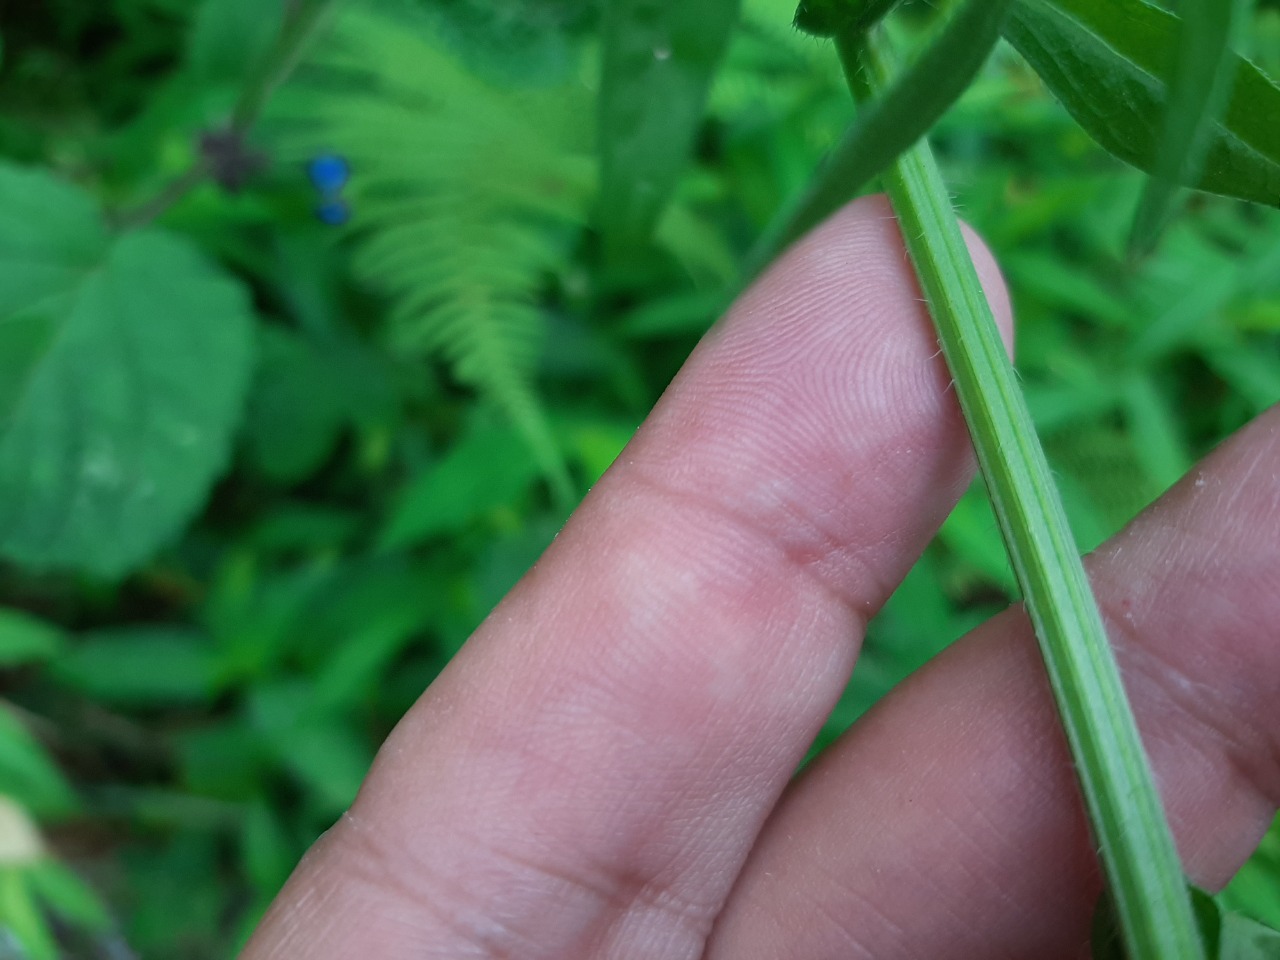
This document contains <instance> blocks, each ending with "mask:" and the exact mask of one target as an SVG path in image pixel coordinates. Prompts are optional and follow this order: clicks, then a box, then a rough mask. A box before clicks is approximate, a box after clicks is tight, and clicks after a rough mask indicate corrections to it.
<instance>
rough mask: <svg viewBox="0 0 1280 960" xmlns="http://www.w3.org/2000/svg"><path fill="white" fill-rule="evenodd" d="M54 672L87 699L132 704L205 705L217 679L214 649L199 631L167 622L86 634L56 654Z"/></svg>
mask: <svg viewBox="0 0 1280 960" xmlns="http://www.w3.org/2000/svg"><path fill="white" fill-rule="evenodd" d="M53 673H54V675H55V676H56V677H57V678H58V679H59V681H60V682H61V683H62V684H63V685H65V686H67V687H70V688H72V689H73V690H76V691H78V692H79V693H82V694H83V695H85V696H86V697H90V698H92V699H94V700H98V701H100V702H102V703H107V704H112V705H115V706H129V707H168V706H175V705H180V704H188V703H203V702H205V701H207V700H208V699H209V698H210V697H211V696H212V695H213V694H214V692H215V689H216V686H217V679H218V677H217V662H216V660H215V658H214V654H213V650H212V648H211V646H210V644H209V642H208V641H207V640H206V639H205V638H204V637H203V636H202V635H201V634H199V633H197V632H195V631H192V630H188V629H184V628H181V627H164V626H139V627H118V628H115V629H112V630H100V631H96V632H94V633H88V634H84V635H83V636H81V637H79V638H78V639H77V640H76V641H75V642H74V643H72V644H71V646H70V648H69V649H68V650H67V652H66V653H64V654H63V655H62V656H61V657H59V658H58V660H57V662H56V663H55V664H54V665H53Z"/></svg>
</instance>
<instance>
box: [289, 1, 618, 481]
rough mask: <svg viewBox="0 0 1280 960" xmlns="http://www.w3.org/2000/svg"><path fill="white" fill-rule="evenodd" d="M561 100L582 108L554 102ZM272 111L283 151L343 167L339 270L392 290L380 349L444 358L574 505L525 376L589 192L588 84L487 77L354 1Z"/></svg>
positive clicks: (421, 32) (405, 24)
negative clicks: (349, 241)
mask: <svg viewBox="0 0 1280 960" xmlns="http://www.w3.org/2000/svg"><path fill="white" fill-rule="evenodd" d="M574 97H576V98H578V100H579V101H580V108H579V109H576V110H566V109H565V99H566V98H574ZM282 114H283V115H280V116H278V119H281V120H283V121H286V126H285V127H284V128H283V129H284V130H285V131H286V133H285V134H284V135H283V137H282V139H283V141H284V142H283V144H282V148H283V150H284V151H285V152H287V153H291V154H292V155H293V156H294V157H296V158H297V159H304V158H305V157H306V156H308V155H309V154H311V153H314V152H316V151H319V150H332V151H336V152H338V153H341V154H342V155H343V156H345V157H346V158H347V159H348V160H349V161H350V164H351V168H352V180H351V184H350V188H349V191H348V194H347V199H348V201H349V203H350V205H351V208H352V210H353V217H352V221H351V226H350V228H349V229H350V232H351V235H352V238H353V242H354V245H355V250H354V255H353V259H352V267H353V270H354V272H355V274H356V276H357V277H358V278H360V279H361V280H363V281H365V282H367V283H368V284H369V285H370V286H371V287H373V288H374V289H377V290H379V291H380V292H382V293H384V294H385V295H387V296H388V297H389V298H390V301H391V309H390V311H389V318H388V330H387V335H388V339H389V341H390V343H391V344H392V345H393V347H394V348H395V349H396V350H398V351H399V352H400V353H401V354H402V355H406V356H411V357H421V358H431V359H439V360H443V361H445V362H447V363H448V364H449V365H450V367H451V369H452V370H453V373H454V375H455V376H456V377H457V379H458V380H459V381H460V382H462V383H465V384H467V385H468V386H470V387H472V388H474V389H475V390H476V391H477V392H478V393H479V394H480V395H481V396H483V397H484V398H486V399H488V400H489V401H491V402H493V403H495V404H496V405H497V406H498V407H499V408H500V409H501V410H503V412H504V413H505V414H506V416H507V417H508V418H509V419H510V420H511V422H512V423H513V424H514V425H515V426H516V427H517V428H518V429H519V430H520V432H521V434H522V436H523V437H524V438H525V440H526V441H527V442H528V444H529V447H530V448H531V450H532V451H533V453H534V454H535V455H536V457H537V458H538V461H539V463H540V465H541V466H542V468H543V470H544V472H545V473H546V475H547V476H548V478H549V479H550V480H551V481H552V483H553V485H554V486H555V487H556V490H557V494H558V495H559V496H560V498H561V499H562V500H566V501H568V500H571V499H572V490H571V485H570V482H569V479H568V474H567V471H566V469H565V466H564V463H563V459H562V458H561V455H560V453H559V450H558V446H557V444H556V441H555V438H554V436H553V434H552V431H551V428H550V426H549V424H548V419H547V417H546V414H545V412H544V410H543V407H542V404H541V402H540V400H539V398H538V395H537V391H536V389H535V387H534V384H533V370H534V367H535V365H536V362H537V358H538V354H539V351H540V347H541V344H542V341H543V337H544V334H545V322H544V317H543V313H542V310H541V309H540V307H539V303H538V294H539V291H540V289H541V287H542V286H543V281H544V278H545V277H546V275H547V272H548V271H549V270H550V269H552V268H553V267H554V266H555V265H557V264H558V263H561V262H563V260H564V257H565V250H566V246H567V244H568V242H569V241H570V240H571V239H572V238H573V237H574V235H575V234H576V232H577V231H578V230H579V229H580V228H581V226H582V225H583V224H584V223H585V222H586V219H587V214H588V208H589V205H590V203H591V199H592V192H593V189H594V165H593V162H592V158H591V155H590V153H589V152H587V150H586V149H584V145H585V144H586V143H589V136H584V131H583V129H582V128H581V124H582V123H583V122H584V121H583V119H582V118H589V117H590V115H591V108H590V103H589V100H588V94H587V92H586V90H585V89H576V88H575V89H566V88H558V89H556V90H541V91H518V92H517V91H512V90H510V89H504V88H500V87H497V86H494V85H492V84H491V83H489V82H488V81H487V80H485V79H484V78H482V77H479V76H476V75H475V74H473V73H472V72H470V71H469V70H468V69H467V68H466V67H465V66H464V65H462V64H461V63H459V62H458V61H457V60H456V59H454V57H453V56H452V55H451V54H450V53H449V52H448V50H447V49H446V47H445V46H444V44H443V43H440V42H437V41H436V40H435V39H434V38H433V36H432V34H431V33H430V28H429V26H428V25H427V24H426V23H425V22H424V23H414V22H409V21H405V20H403V19H400V18H398V17H392V16H389V15H387V14H384V13H379V12H377V11H376V10H374V9H372V8H370V7H357V8H355V9H353V10H350V11H349V12H348V13H347V14H345V15H344V16H343V17H342V18H341V19H340V20H339V21H338V22H337V24H336V25H335V29H334V35H333V37H332V38H331V40H330V41H329V42H328V43H326V44H323V45H321V46H319V47H318V48H317V50H316V52H315V53H314V55H313V57H312V59H311V62H310V63H309V65H308V68H307V69H306V70H305V71H304V73H303V74H302V78H301V81H300V85H299V87H298V88H295V90H294V91H292V94H291V95H290V96H288V97H285V98H283V104H282ZM587 122H589V121H587Z"/></svg>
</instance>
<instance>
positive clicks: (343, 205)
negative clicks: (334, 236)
mask: <svg viewBox="0 0 1280 960" xmlns="http://www.w3.org/2000/svg"><path fill="white" fill-rule="evenodd" d="M316 217H317V219H319V221H320V222H321V223H323V224H324V225H325V226H329V227H341V226H342V225H343V224H345V223H346V222H347V221H348V220H350V219H351V208H350V207H348V206H347V202H346V201H345V200H343V199H342V198H341V197H329V198H328V199H326V200H324V201H323V202H321V203H320V204H319V205H318V206H317V207H316Z"/></svg>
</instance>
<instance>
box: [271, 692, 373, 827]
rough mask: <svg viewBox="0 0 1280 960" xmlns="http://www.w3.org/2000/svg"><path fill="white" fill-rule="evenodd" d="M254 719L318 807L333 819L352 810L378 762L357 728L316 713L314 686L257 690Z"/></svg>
mask: <svg viewBox="0 0 1280 960" xmlns="http://www.w3.org/2000/svg"><path fill="white" fill-rule="evenodd" d="M250 713H251V715H252V718H253V722H254V725H255V726H256V727H258V729H260V730H261V731H262V732H263V733H264V735H265V736H266V738H267V739H268V740H269V742H270V744H271V747H272V749H273V751H274V752H275V754H276V756H277V758H278V760H279V761H280V763H281V764H283V765H284V766H285V767H286V768H288V770H289V771H290V772H291V773H292V774H293V775H294V776H295V777H297V778H298V780H299V782H300V783H302V784H303V785H305V786H306V788H307V789H308V790H309V791H310V792H311V794H312V795H313V798H314V799H315V800H316V801H318V802H319V803H320V804H322V805H324V807H325V808H326V810H327V811H328V812H330V813H332V814H337V813H340V812H341V811H342V810H345V809H346V808H347V807H348V806H350V804H351V801H352V800H354V799H355V795H356V791H357V790H358V789H359V788H360V782H361V781H362V780H363V779H364V776H365V774H366V773H367V772H368V770H369V765H370V763H371V762H372V761H373V753H372V750H371V749H370V748H369V743H368V740H367V738H366V737H364V736H362V735H361V734H360V733H359V732H358V730H357V729H356V727H355V725H354V724H351V723H348V722H346V721H345V720H344V719H343V718H341V717H338V716H335V715H333V714H328V713H324V712H321V711H317V710H315V709H313V704H312V702H311V692H310V689H309V684H307V683H303V682H301V681H294V680H288V681H281V682H279V683H274V684H269V685H264V686H260V687H259V688H257V689H256V690H255V691H254V695H253V697H252V699H251V701H250Z"/></svg>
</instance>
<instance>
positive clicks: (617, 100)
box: [599, 0, 739, 253]
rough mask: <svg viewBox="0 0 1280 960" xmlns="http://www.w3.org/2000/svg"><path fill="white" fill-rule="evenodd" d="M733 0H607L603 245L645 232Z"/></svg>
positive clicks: (728, 27) (661, 200) (658, 207)
mask: <svg viewBox="0 0 1280 960" xmlns="http://www.w3.org/2000/svg"><path fill="white" fill-rule="evenodd" d="M738 6H739V0H683V2H679V3H671V2H669V0H608V2H607V3H606V5H605V11H604V25H603V28H602V32H603V37H604V65H603V74H602V78H601V82H600V141H599V142H600V165H601V184H600V204H601V207H600V223H601V229H602V231H603V233H604V237H605V241H606V244H607V245H608V247H609V249H611V250H614V251H616V252H618V253H625V252H626V251H627V250H628V249H629V248H632V247H634V246H636V245H638V244H642V243H644V242H645V241H647V240H648V238H649V235H650V233H651V232H652V230H653V228H654V225H655V224H656V223H657V221H658V216H659V214H660V213H661V211H662V208H663V206H664V205H665V204H666V202H667V200H668V198H669V197H670V196H671V192H672V191H673V190H674V189H675V185H676V182H677V180H678V179H679V177H680V172H681V171H682V170H683V169H684V165H685V163H686V162H687V161H688V158H689V154H690V152H691V151H692V148H693V142H694V137H695V135H696V134H697V132H698V127H699V125H700V124H701V122H702V111H703V107H704V105H705V103H706V99H707V92H708V90H709V88H710V85H711V79H712V77H713V76H714V74H715V71H716V67H717V65H718V64H719V62H720V58H721V56H722V55H723V53H724V51H725V48H726V46H727V45H728V41H729V34H730V33H731V32H732V30H733V26H734V24H735V23H736V22H737V19H738Z"/></svg>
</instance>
